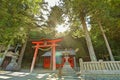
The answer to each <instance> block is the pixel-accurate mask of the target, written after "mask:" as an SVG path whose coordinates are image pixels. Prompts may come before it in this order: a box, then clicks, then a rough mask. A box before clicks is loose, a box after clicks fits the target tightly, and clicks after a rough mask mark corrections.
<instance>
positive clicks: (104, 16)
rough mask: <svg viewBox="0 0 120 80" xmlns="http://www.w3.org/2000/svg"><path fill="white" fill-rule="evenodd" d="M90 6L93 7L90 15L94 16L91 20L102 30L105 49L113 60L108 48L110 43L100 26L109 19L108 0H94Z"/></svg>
mask: <svg viewBox="0 0 120 80" xmlns="http://www.w3.org/2000/svg"><path fill="white" fill-rule="evenodd" d="M92 6H93V7H94V9H92V11H91V12H92V13H93V14H91V17H92V18H94V20H93V21H94V22H96V23H97V24H98V26H99V27H100V30H101V32H102V35H103V38H104V41H105V44H106V47H107V50H108V52H109V55H110V59H111V60H112V61H114V57H113V54H112V50H111V48H110V45H109V43H108V40H107V37H106V35H105V32H104V29H103V26H102V25H105V24H106V23H107V22H109V19H110V15H109V12H110V6H109V1H108V0H101V1H95V2H94V4H93V5H92ZM92 18H91V19H92Z"/></svg>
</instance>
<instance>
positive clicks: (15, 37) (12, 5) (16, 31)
mask: <svg viewBox="0 0 120 80" xmlns="http://www.w3.org/2000/svg"><path fill="white" fill-rule="evenodd" d="M41 1H42V0H1V1H0V9H1V10H0V44H13V43H16V42H21V43H23V42H24V41H25V39H26V35H27V29H26V28H25V27H27V25H31V24H33V23H34V22H33V18H34V17H33V15H35V14H38V12H39V9H40V3H41ZM21 27H24V29H22V30H21V29H20V28H21Z"/></svg>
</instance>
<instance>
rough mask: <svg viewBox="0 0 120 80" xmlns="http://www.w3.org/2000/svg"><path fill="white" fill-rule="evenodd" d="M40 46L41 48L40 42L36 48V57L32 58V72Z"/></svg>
mask: <svg viewBox="0 0 120 80" xmlns="http://www.w3.org/2000/svg"><path fill="white" fill-rule="evenodd" d="M38 48H39V44H37V46H36V48H35V52H34V57H33V60H32V64H31V69H30V72H32V71H33V68H34V66H35V61H36V57H37V53H38Z"/></svg>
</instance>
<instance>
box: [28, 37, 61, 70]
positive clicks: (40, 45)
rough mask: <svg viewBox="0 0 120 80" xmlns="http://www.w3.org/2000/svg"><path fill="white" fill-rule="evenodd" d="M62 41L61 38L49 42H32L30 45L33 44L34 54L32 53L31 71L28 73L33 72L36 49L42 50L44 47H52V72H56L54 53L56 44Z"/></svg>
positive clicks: (47, 40) (46, 40)
mask: <svg viewBox="0 0 120 80" xmlns="http://www.w3.org/2000/svg"><path fill="white" fill-rule="evenodd" d="M60 41H62V38H59V39H53V40H49V39H42V40H40V41H33V42H32V44H35V46H34V47H35V52H34V56H33V60H32V64H31V69H30V72H32V71H33V68H34V65H35V61H36V57H37V53H38V49H39V48H44V47H52V70H56V59H55V51H56V46H57V44H56V43H57V42H60Z"/></svg>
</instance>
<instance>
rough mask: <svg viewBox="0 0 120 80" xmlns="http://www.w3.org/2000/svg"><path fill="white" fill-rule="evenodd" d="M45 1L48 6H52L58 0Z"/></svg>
mask: <svg viewBox="0 0 120 80" xmlns="http://www.w3.org/2000/svg"><path fill="white" fill-rule="evenodd" d="M45 2H48V5H49V6H50V7H53V6H54V5H55V4H57V3H58V2H59V0H45Z"/></svg>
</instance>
